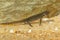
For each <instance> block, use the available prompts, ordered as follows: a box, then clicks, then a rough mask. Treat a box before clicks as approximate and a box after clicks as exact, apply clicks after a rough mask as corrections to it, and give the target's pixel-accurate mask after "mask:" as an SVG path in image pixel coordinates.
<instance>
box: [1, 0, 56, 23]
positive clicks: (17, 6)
mask: <svg viewBox="0 0 60 40" xmlns="http://www.w3.org/2000/svg"><path fill="white" fill-rule="evenodd" d="M53 4H55V1H52V0H0V23H8V22H14V21H20V20H23V19H26V18H29V17H30V16H33V15H37V14H39V13H42V12H44V11H46V10H47V8H48V10H49V7H47V6H48V5H51V6H52V5H53ZM52 7H54V6H52ZM53 10H55V9H53Z"/></svg>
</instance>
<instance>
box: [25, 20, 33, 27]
mask: <svg viewBox="0 0 60 40" xmlns="http://www.w3.org/2000/svg"><path fill="white" fill-rule="evenodd" d="M25 24H29V26H31V27H33V26H32V25H31V23H30V22H29V21H28V20H26V21H25Z"/></svg>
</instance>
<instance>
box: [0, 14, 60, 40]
mask: <svg viewBox="0 0 60 40" xmlns="http://www.w3.org/2000/svg"><path fill="white" fill-rule="evenodd" d="M32 25H33V27H31V26H29V25H28V24H25V25H23V24H20V23H17V24H8V25H0V30H1V31H0V40H60V15H58V16H55V17H53V18H49V20H48V21H44V20H43V22H42V24H41V25H40V26H39V23H34V24H32Z"/></svg>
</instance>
